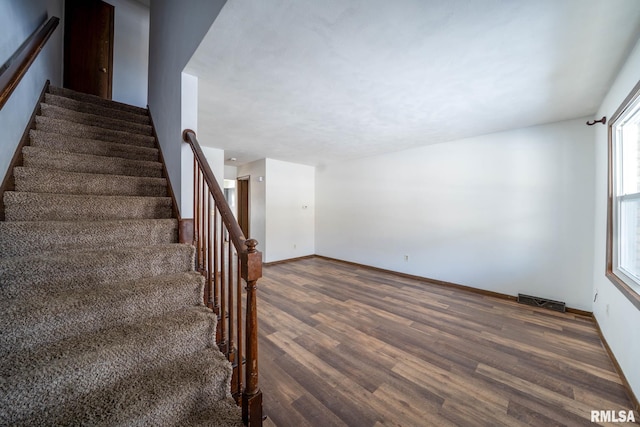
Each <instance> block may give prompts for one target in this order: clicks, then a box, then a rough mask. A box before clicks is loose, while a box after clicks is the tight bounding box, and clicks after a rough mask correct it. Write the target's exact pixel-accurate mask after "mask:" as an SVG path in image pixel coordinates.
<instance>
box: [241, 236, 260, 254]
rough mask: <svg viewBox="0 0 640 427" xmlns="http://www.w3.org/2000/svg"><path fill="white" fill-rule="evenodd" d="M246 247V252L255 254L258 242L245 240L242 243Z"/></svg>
mask: <svg viewBox="0 0 640 427" xmlns="http://www.w3.org/2000/svg"><path fill="white" fill-rule="evenodd" d="M244 244H245V245H247V252H249V253H254V252H256V251H257V250H256V246H258V241H257V240H256V239H247V240H245V242H244Z"/></svg>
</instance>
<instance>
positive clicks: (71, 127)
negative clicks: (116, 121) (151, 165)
mask: <svg viewBox="0 0 640 427" xmlns="http://www.w3.org/2000/svg"><path fill="white" fill-rule="evenodd" d="M36 130H42V131H45V132H53V133H59V134H61V135H68V136H75V137H77V138H85V139H99V140H101V141H109V142H117V143H120V144H130V145H139V146H141V147H149V148H155V139H154V137H153V136H147V135H139V134H135V133H130V132H123V131H118V130H111V129H104V128H101V127H97V126H89V125H83V124H81V123H75V122H70V121H68V120H61V119H54V118H53V117H44V116H36Z"/></svg>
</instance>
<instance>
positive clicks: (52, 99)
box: [44, 93, 151, 125]
mask: <svg viewBox="0 0 640 427" xmlns="http://www.w3.org/2000/svg"><path fill="white" fill-rule="evenodd" d="M44 102H45V103H47V104H49V105H55V106H56V107H62V108H66V109H67V110H73V111H77V112H78V113H86V114H95V115H97V116H103V117H109V118H112V119H120V120H125V121H128V122H134V123H140V124H143V125H148V124H151V120H149V116H145V115H141V114H135V113H129V112H127V111H123V110H117V109H115V108H108V107H104V106H100V105H97V104H92V103H89V102H82V101H76V100H75V99H71V98H65V97H63V96H58V95H53V94H51V93H46V94H45V96H44Z"/></svg>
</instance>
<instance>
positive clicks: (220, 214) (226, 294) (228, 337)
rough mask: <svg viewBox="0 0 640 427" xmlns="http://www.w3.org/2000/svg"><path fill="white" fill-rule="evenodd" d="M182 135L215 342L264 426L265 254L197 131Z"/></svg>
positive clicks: (247, 409)
mask: <svg viewBox="0 0 640 427" xmlns="http://www.w3.org/2000/svg"><path fill="white" fill-rule="evenodd" d="M182 139H183V140H184V141H185V142H186V143H187V144H189V146H190V147H191V150H192V151H193V159H194V176H193V180H194V185H193V188H194V198H193V199H194V206H193V215H194V219H193V237H194V245H195V246H196V250H197V252H196V253H197V256H196V263H197V270H198V271H199V272H200V273H201V274H202V275H203V276H204V277H205V290H204V303H205V304H206V305H207V306H208V307H209V308H211V309H212V310H213V311H214V313H215V314H216V315H217V319H218V325H217V329H216V341H217V344H218V347H219V348H220V351H221V352H222V353H224V354H225V356H226V357H227V359H228V360H229V362H231V364H232V366H233V376H232V379H231V393H232V395H233V396H234V398H235V399H236V402H237V403H238V404H241V405H242V419H243V421H244V423H245V424H247V425H250V426H261V425H262V391H261V390H260V388H259V386H258V318H257V315H258V312H257V307H256V289H257V288H256V285H257V281H258V279H259V278H260V277H262V253H260V252H259V251H258V250H256V245H257V244H258V242H257V241H256V240H254V239H247V238H245V236H244V234H243V233H242V230H241V229H240V225H239V224H238V222H237V221H236V218H235V216H234V214H233V212H232V211H231V208H230V207H229V204H228V203H227V201H226V199H225V197H224V193H223V191H222V190H221V188H220V185H219V184H218V182H217V180H216V178H215V176H214V174H213V172H212V171H211V167H210V166H209V163H208V162H207V159H206V158H205V156H204V153H203V152H202V149H201V148H200V144H199V143H198V139H197V138H196V134H195V132H194V131H192V130H190V129H185V130H184V131H183V133H182ZM243 281H244V283H245V284H246V287H245V290H246V295H245V297H244V298H243V292H242V291H243V290H242V282H243ZM243 305H244V308H245V313H244V316H243ZM243 319H244V322H243ZM243 338H244V340H243ZM243 341H244V343H243ZM243 373H244V376H243Z"/></svg>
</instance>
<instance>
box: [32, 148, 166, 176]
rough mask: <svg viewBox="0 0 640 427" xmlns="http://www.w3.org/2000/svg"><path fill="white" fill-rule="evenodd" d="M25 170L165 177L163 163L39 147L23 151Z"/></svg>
mask: <svg viewBox="0 0 640 427" xmlns="http://www.w3.org/2000/svg"><path fill="white" fill-rule="evenodd" d="M22 156H23V161H24V166H26V167H32V168H43V169H55V170H60V171H67V172H82V173H97V174H110V175H127V176H146V177H152V178H161V177H162V172H163V171H162V163H160V162H149V161H144V160H131V159H123V158H120V157H102V156H94V155H92V154H76V153H65V152H64V151H57V150H51V149H48V148H39V147H29V146H27V147H23V148H22Z"/></svg>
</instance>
